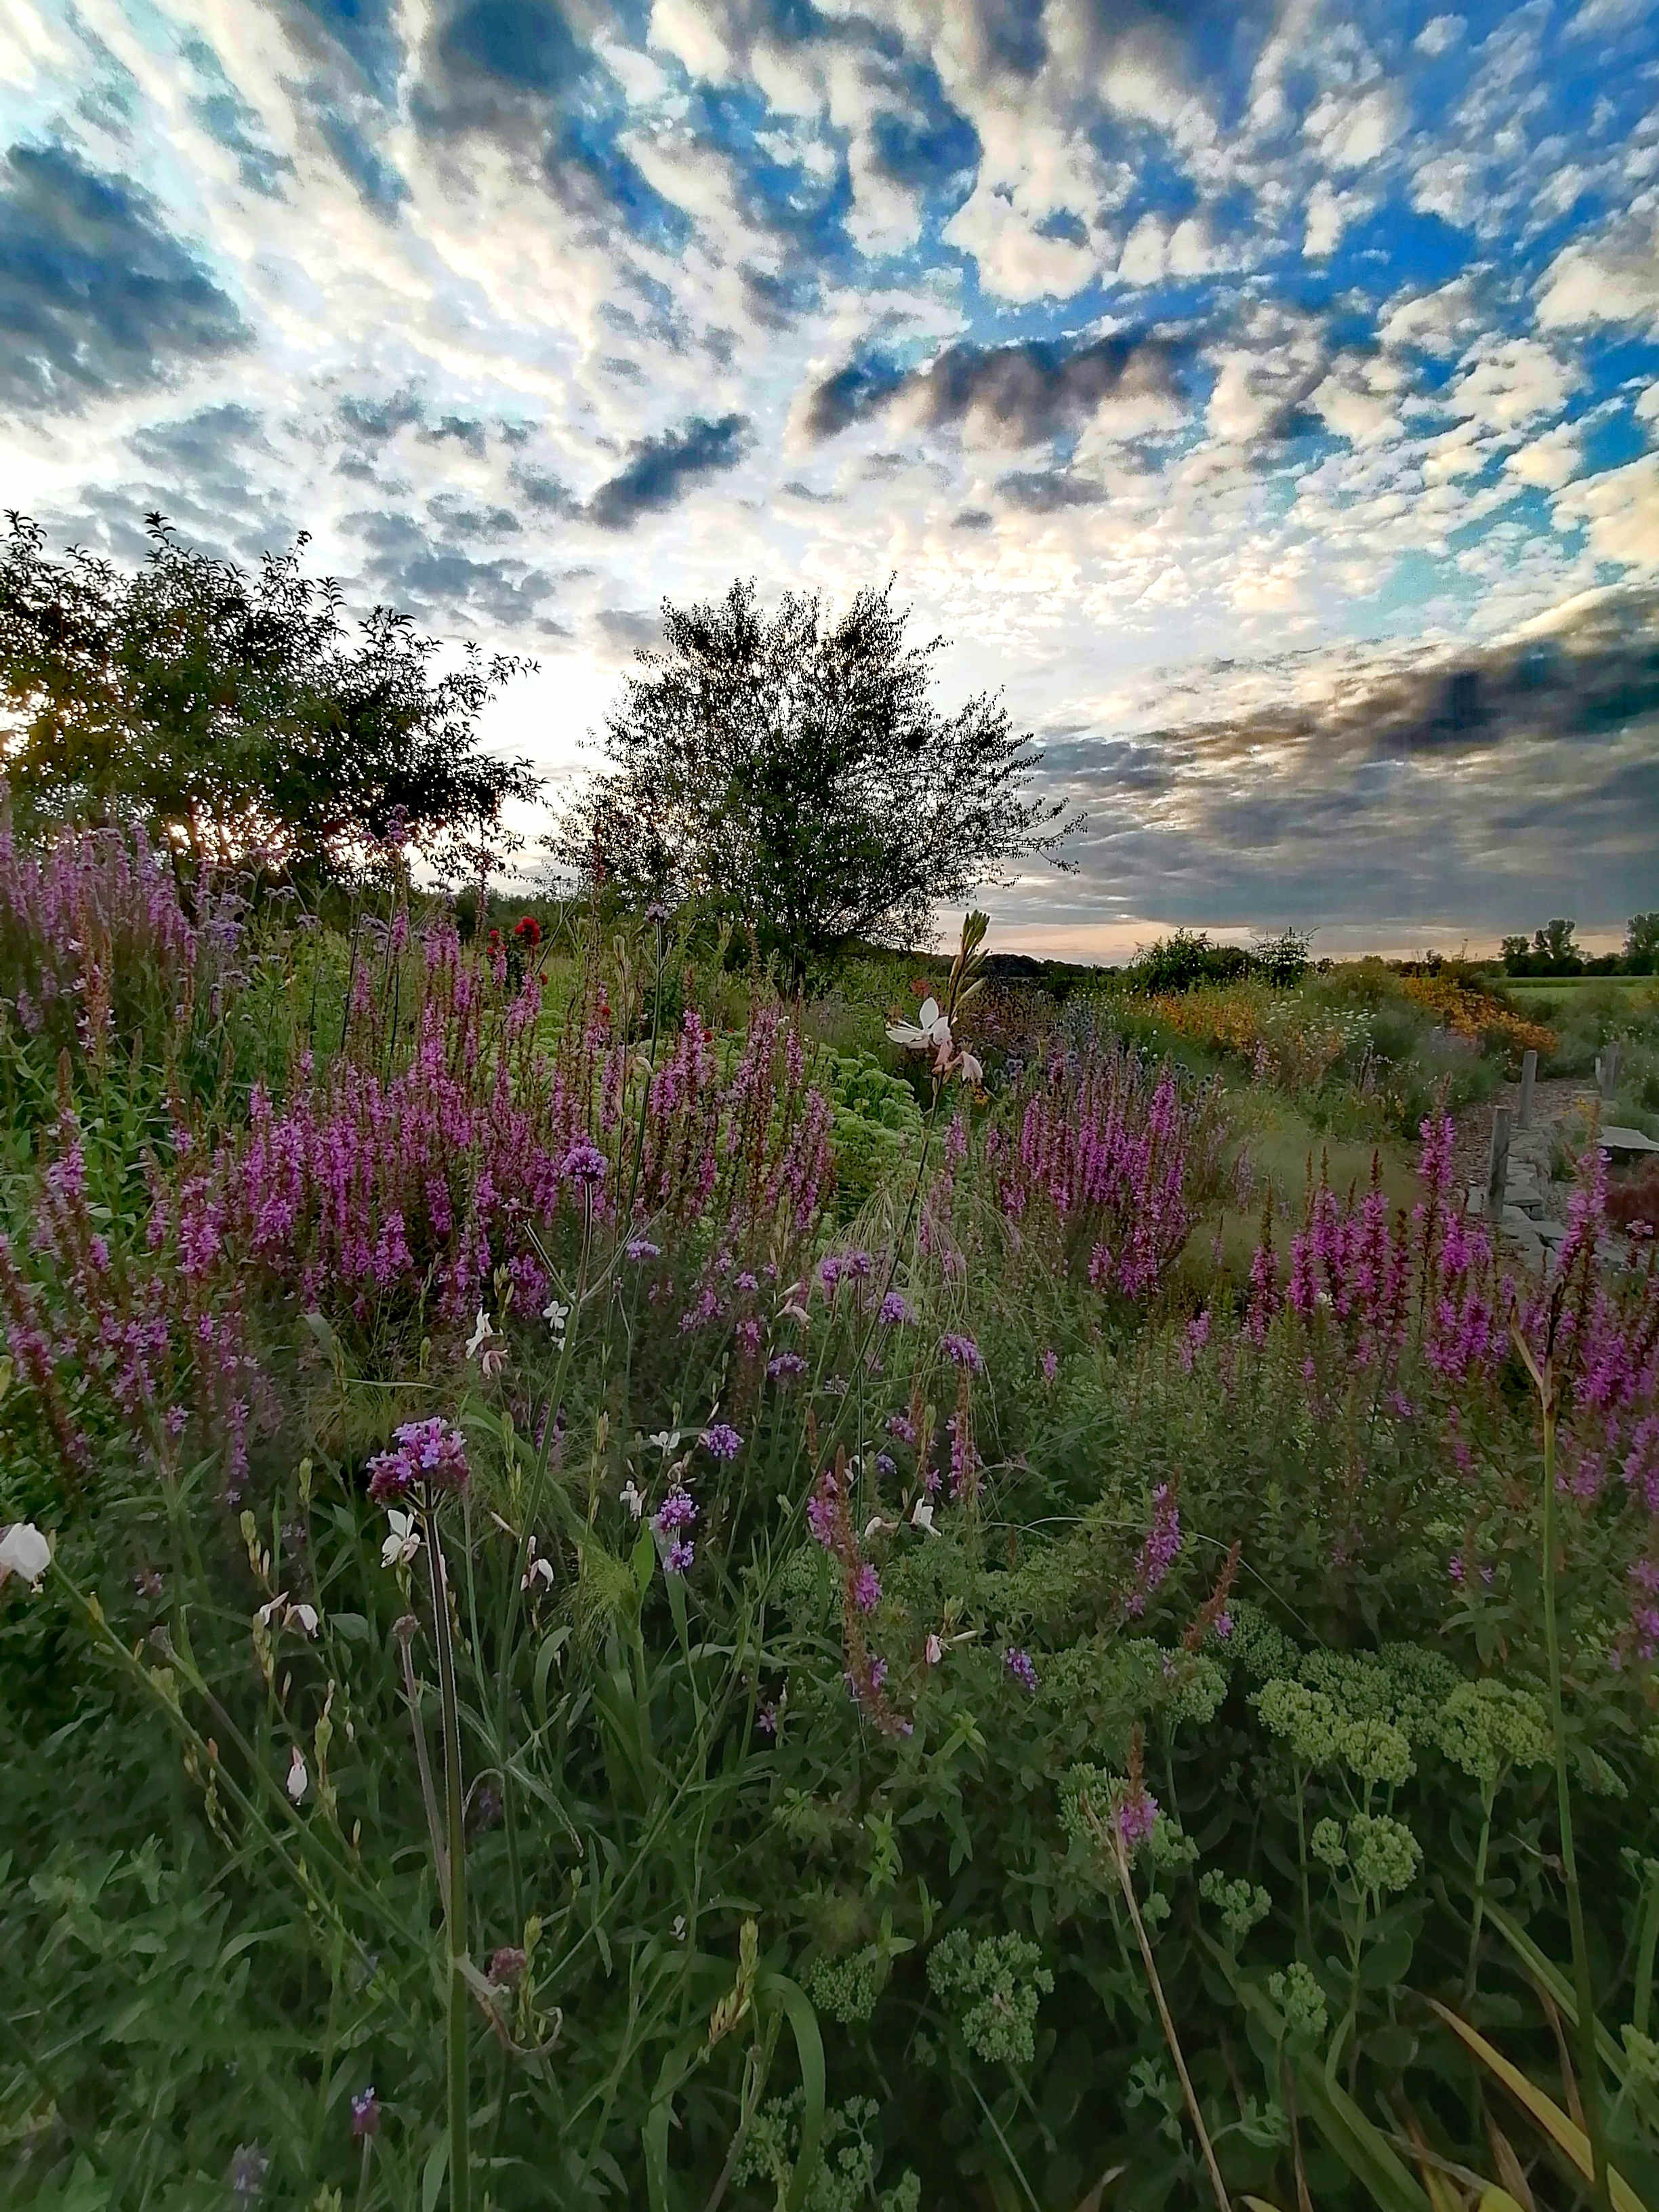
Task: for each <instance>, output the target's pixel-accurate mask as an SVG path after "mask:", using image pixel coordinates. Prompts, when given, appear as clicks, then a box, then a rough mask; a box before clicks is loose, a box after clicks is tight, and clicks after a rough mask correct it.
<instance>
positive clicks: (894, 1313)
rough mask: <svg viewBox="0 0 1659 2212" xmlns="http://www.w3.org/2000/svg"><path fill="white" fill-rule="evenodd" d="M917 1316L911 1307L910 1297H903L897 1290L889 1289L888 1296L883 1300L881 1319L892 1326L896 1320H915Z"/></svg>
mask: <svg viewBox="0 0 1659 2212" xmlns="http://www.w3.org/2000/svg"><path fill="white" fill-rule="evenodd" d="M915 1317H916V1316H915V1313H914V1311H913V1310H912V1309H911V1305H910V1301H909V1300H908V1298H905V1297H900V1295H899V1293H898V1292H897V1291H888V1293H887V1295H886V1297H884V1299H883V1300H882V1302H881V1308H880V1312H879V1316H878V1318H879V1319H880V1320H882V1321H884V1322H886V1324H887V1326H888V1327H889V1328H892V1327H893V1326H894V1325H895V1324H896V1322H911V1321H914V1320H915Z"/></svg>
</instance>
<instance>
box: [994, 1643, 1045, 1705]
mask: <svg viewBox="0 0 1659 2212" xmlns="http://www.w3.org/2000/svg"><path fill="white" fill-rule="evenodd" d="M1002 1663H1003V1665H1004V1666H1005V1667H1006V1668H1007V1670H1008V1672H1009V1673H1010V1674H1012V1676H1013V1678H1014V1680H1015V1681H1017V1682H1018V1683H1019V1684H1020V1685H1021V1686H1022V1687H1023V1688H1024V1689H1027V1690H1029V1691H1030V1692H1031V1693H1032V1695H1033V1696H1035V1695H1036V1686H1037V1671H1036V1668H1035V1667H1034V1666H1033V1665H1032V1664H1031V1655H1030V1652H1029V1651H1022V1650H1020V1649H1019V1648H1018V1645H1017V1644H1010V1645H1009V1647H1008V1649H1007V1650H1006V1651H1005V1652H1004V1653H1003V1655H1002Z"/></svg>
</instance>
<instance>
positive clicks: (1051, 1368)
mask: <svg viewBox="0 0 1659 2212" xmlns="http://www.w3.org/2000/svg"><path fill="white" fill-rule="evenodd" d="M1059 1372H1060V1354H1059V1353H1058V1352H1044V1353H1043V1355H1042V1379H1043V1381H1044V1382H1045V1383H1052V1382H1053V1381H1054V1377H1055V1376H1056V1375H1058V1374H1059Z"/></svg>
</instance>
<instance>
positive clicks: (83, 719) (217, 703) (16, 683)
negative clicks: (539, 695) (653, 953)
mask: <svg viewBox="0 0 1659 2212" xmlns="http://www.w3.org/2000/svg"><path fill="white" fill-rule="evenodd" d="M8 520H9V525H10V530H9V538H8V539H7V541H6V543H5V544H4V545H3V547H0V760H3V763H4V770H5V775H6V778H7V780H8V782H9V786H10V789H11V792H12V794H13V796H14V797H15V799H18V800H19V801H20V802H21V804H22V805H24V806H25V807H26V808H33V809H34V810H37V811H50V812H52V813H57V814H67V815H70V816H73V817H81V818H87V817H90V818H92V819H94V820H100V821H110V820H136V821H140V822H143V823H144V824H145V825H146V827H147V828H149V829H150V831H151V832H152V834H154V835H155V836H159V837H161V838H162V839H164V840H166V841H167V842H169V843H171V844H173V845H174V846H176V847H187V848H190V849H191V851H193V852H195V853H197V854H206V855H210V856H211V857H213V858H216V859H219V860H228V859H231V858H234V857H238V856H240V855H243V854H248V853H251V852H252V851H255V850H258V851H260V852H261V853H262V854H264V856H265V858H266V860H268V861H269V862H270V864H272V865H275V866H279V867H283V866H286V867H291V866H296V865H299V866H310V867H313V868H317V867H319V868H322V869H325V870H330V871H333V870H338V869H342V868H345V867H349V866H351V865H352V864H353V862H354V861H355V860H357V859H359V858H360V857H361V856H362V854H363V852H364V851H365V849H366V848H367V847H368V844H369V843H370V842H371V841H374V840H380V839H384V838H385V837H386V836H387V834H388V833H389V832H391V831H392V830H393V829H396V828H398V826H399V825H401V826H402V828H403V829H404V833H405V834H406V835H407V836H408V837H409V839H410V841H411V842H413V843H414V844H416V846H422V847H424V848H427V849H428V850H431V849H432V848H433V847H434V846H435V845H441V844H444V843H446V842H449V841H451V840H457V839H459V838H462V837H465V836H479V835H481V834H482V833H483V831H484V830H485V829H487V828H488V827H489V825H491V824H493V823H495V820H496V819H497V817H498V816H499V814H500V812H501V807H502V805H503V804H504V803H505V802H506V801H507V799H529V798H531V797H532V796H533V795H534V793H535V792H536V790H537V788H538V780H537V779H536V778H535V777H534V776H532V774H531V772H530V768H529V764H528V763H527V762H524V761H514V762H505V761H498V760H494V759H491V758H489V757H488V756H486V755H483V754H481V753H480V752H479V751H478V750H477V737H476V734H475V725H476V723H477V717H478V714H479V713H480V711H481V710H482V709H483V707H484V706H485V705H486V703H487V702H489V699H490V698H491V697H492V696H494V694H495V690H496V689H497V688H498V687H499V686H500V685H501V684H503V683H505V682H506V681H507V679H508V678H510V677H512V676H513V675H515V674H517V673H518V672H519V671H520V670H521V669H523V668H526V667H528V666H530V665H532V664H531V663H528V662H526V661H523V660H520V659H514V658H513V657H512V656H510V655H506V654H499V653H498V654H496V655H495V656H494V657H493V658H492V659H489V660H487V661H486V660H484V659H482V658H481V656H480V654H479V653H478V650H477V647H476V646H473V645H471V644H469V645H467V646H466V647H465V652H464V657H463V659H462V663H461V665H460V666H459V668H456V669H453V670H451V671H450V672H449V673H447V674H446V675H443V676H437V677H435V676H434V674H433V673H432V670H431V665H430V664H431V662H432V659H433V656H434V655H435V653H438V652H439V650H440V647H439V643H438V641H437V640H436V639H435V638H429V637H422V636H420V635H417V634H416V630H415V629H414V627H413V625H412V623H410V618H409V617H408V616H406V615H402V614H398V613H395V612H394V611H392V609H391V608H390V607H385V606H377V607H375V608H374V611H373V612H372V613H370V614H369V615H368V616H367V617H364V618H363V619H362V621H361V622H360V623H357V624H356V635H355V636H354V635H352V634H351V629H350V627H349V624H348V623H347V619H346V617H345V614H344V611H343V604H342V599H341V594H340V592H339V588H338V586H337V585H336V584H335V583H334V581H333V580H332V579H331V578H326V577H325V578H323V579H321V580H317V579H315V578H312V577H308V576H305V575H302V574H301V570H300V563H299V555H300V553H301V550H303V549H304V547H305V546H306V544H307V543H308V539H307V537H306V536H305V535H304V534H303V533H302V534H301V537H300V538H299V539H298V541H297V543H296V544H295V548H294V549H293V550H291V551H289V552H288V553H283V554H270V553H268V554H266V555H265V556H264V561H263V562H262V563H261V566H260V568H259V572H258V575H257V576H252V577H250V576H249V575H247V574H246V573H245V572H244V571H243V570H242V569H240V568H238V567H236V566H235V565H234V563H233V562H226V561H215V560H212V559H210V557H209V556H207V555H206V554H204V553H201V552H198V551H195V550H191V548H189V547H187V546H185V545H183V544H180V543H179V538H177V536H176V535H175V533H174V532H173V531H172V530H171V529H170V528H169V527H168V526H167V523H166V522H165V521H164V520H162V518H161V516H160V515H159V514H152V515H151V516H150V517H149V523H148V528H149V539H150V553H149V559H148V561H147V562H145V563H144V565H143V568H141V569H139V570H138V571H137V574H123V573H121V572H120V571H119V570H118V569H117V568H115V567H114V566H113V565H112V563H111V562H107V561H105V560H102V559H100V558H99V557H97V556H94V555H93V554H91V553H88V552H87V551H85V550H81V549H71V550H70V554H69V556H68V558H67V559H66V560H64V561H61V562H59V561H54V560H52V558H51V557H50V556H48V554H47V553H46V539H45V535H44V533H43V532H42V531H41V530H40V528H39V527H38V526H37V525H35V524H34V523H33V522H31V521H30V520H28V519H27V517H25V516H22V515H20V514H17V513H9V515H8Z"/></svg>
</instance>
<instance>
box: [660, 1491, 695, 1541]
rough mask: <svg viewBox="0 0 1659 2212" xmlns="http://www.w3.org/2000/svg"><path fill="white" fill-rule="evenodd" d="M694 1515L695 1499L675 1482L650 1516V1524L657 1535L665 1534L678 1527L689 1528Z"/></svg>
mask: <svg viewBox="0 0 1659 2212" xmlns="http://www.w3.org/2000/svg"><path fill="white" fill-rule="evenodd" d="M696 1517H697V1505H696V1499H695V1498H693V1497H692V1495H691V1493H690V1491H689V1490H687V1489H686V1488H685V1487H684V1485H682V1484H680V1483H678V1482H677V1483H675V1484H674V1485H673V1486H672V1488H671V1490H670V1491H669V1493H668V1495H667V1497H666V1498H664V1500H663V1502H662V1504H660V1505H659V1507H658V1508H657V1510H656V1512H655V1513H654V1514H653V1516H652V1520H651V1526H652V1527H653V1528H654V1529H655V1530H656V1532H657V1534H659V1536H667V1535H671V1534H673V1532H674V1531H675V1530H676V1529H678V1528H690V1525H691V1523H692V1522H694V1521H695V1520H696Z"/></svg>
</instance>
